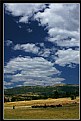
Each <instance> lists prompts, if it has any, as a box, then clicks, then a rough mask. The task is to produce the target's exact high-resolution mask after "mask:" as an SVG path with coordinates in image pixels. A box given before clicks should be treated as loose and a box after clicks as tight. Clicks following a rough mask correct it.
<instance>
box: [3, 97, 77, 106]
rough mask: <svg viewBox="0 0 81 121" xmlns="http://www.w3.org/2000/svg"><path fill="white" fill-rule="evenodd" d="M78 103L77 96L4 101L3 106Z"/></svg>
mask: <svg viewBox="0 0 81 121" xmlns="http://www.w3.org/2000/svg"><path fill="white" fill-rule="evenodd" d="M75 102H76V103H79V97H77V98H76V99H75V100H71V98H58V99H46V100H45V99H42V100H31V101H17V102H6V103H4V107H9V106H10V107H11V106H13V105H15V106H31V105H36V104H41V105H43V104H48V105H50V104H53V105H56V104H62V105H64V104H69V103H75Z"/></svg>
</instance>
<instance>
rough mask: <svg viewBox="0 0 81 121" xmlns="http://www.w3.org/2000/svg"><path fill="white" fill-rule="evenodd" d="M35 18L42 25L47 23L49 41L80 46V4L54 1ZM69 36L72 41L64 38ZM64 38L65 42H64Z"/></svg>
mask: <svg viewBox="0 0 81 121" xmlns="http://www.w3.org/2000/svg"><path fill="white" fill-rule="evenodd" d="M34 18H35V19H36V20H38V21H39V22H40V24H41V25H42V26H44V25H47V27H46V28H47V29H48V35H49V38H48V41H51V42H52V43H57V44H58V45H59V46H70V47H71V46H76V45H77V46H79V40H80V38H79V36H80V32H79V24H80V22H79V4H77V3H69V4H68V3H66V4H65V3H60V4H56V3H54V4H53V3H52V4H49V8H46V9H45V10H44V12H38V13H37V14H36V15H35V16H34ZM68 37H70V38H71V40H70V41H68V40H64V39H67V38H68ZM62 40H64V41H63V44H62Z"/></svg>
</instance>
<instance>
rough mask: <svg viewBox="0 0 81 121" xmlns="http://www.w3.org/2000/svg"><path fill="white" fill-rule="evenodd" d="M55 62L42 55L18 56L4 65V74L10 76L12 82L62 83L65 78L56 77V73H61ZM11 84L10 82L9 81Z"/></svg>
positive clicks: (35, 83)
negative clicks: (32, 56)
mask: <svg viewBox="0 0 81 121" xmlns="http://www.w3.org/2000/svg"><path fill="white" fill-rule="evenodd" d="M53 65H54V64H53V63H51V62H49V61H47V60H45V59H44V58H42V57H35V58H30V57H28V56H27V57H17V58H14V59H11V60H10V61H9V62H8V63H7V65H6V66H5V67H4V74H7V75H6V77H7V78H10V79H11V80H10V82H13V83H14V82H15V83H17V82H20V81H21V82H23V84H27V83H28V84H31V85H43V84H44V83H45V85H53V84H55V83H59V82H60V83H61V81H63V80H64V79H63V78H60V77H58V78H56V77H54V75H58V74H61V72H60V71H59V70H57V69H56V68H55V67H54V66H53ZM9 84H10V83H9Z"/></svg>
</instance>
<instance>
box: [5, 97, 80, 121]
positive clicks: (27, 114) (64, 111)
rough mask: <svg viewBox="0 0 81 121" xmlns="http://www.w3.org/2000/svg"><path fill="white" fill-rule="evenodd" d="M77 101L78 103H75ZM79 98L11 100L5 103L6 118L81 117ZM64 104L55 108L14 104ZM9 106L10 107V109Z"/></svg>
mask: <svg viewBox="0 0 81 121" xmlns="http://www.w3.org/2000/svg"><path fill="white" fill-rule="evenodd" d="M75 102H77V103H75ZM78 102H79V98H77V99H75V100H71V99H70V98H61V99H48V100H32V101H19V102H9V103H5V104H4V119H79V103H78ZM58 103H60V104H63V106H62V107H55V108H22V107H21V108H15V109H14V110H13V109H12V105H16V107H17V106H21V105H22V106H27V105H29V106H30V105H36V104H58ZM7 107H10V109H8V108H7Z"/></svg>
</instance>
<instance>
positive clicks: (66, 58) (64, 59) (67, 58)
mask: <svg viewBox="0 0 81 121" xmlns="http://www.w3.org/2000/svg"><path fill="white" fill-rule="evenodd" d="M55 55H57V58H56V61H55V64H59V65H60V66H65V65H67V64H71V63H74V64H79V55H80V53H79V51H78V50H72V49H67V50H58V51H57V52H56V54H55Z"/></svg>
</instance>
